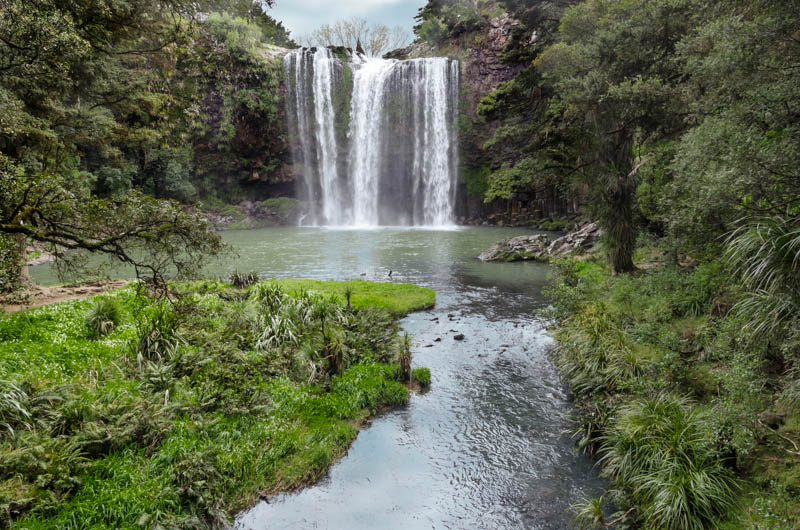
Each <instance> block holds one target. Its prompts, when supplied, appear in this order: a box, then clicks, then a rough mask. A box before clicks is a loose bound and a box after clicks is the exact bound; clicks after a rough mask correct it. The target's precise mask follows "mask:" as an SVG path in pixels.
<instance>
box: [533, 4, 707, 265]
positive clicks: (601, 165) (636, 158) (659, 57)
mask: <svg viewBox="0 0 800 530" xmlns="http://www.w3.org/2000/svg"><path fill="white" fill-rule="evenodd" d="M698 7H699V6H698V5H697V2H695V1H694V0H674V1H669V2H664V1H661V0H638V1H634V2H616V1H612V0H587V1H585V2H583V3H581V4H578V5H576V6H575V7H573V8H570V9H569V10H568V11H567V12H566V14H565V15H564V17H563V19H562V20H561V25H560V37H561V42H558V43H556V44H554V45H552V46H550V47H549V48H548V49H547V50H545V51H544V52H543V53H542V55H540V56H539V58H538V59H537V63H536V64H537V65H538V66H539V67H540V68H541V69H542V71H543V72H545V74H546V75H548V76H550V77H551V79H552V82H553V86H554V90H555V94H556V96H555V98H554V99H553V101H552V102H551V107H550V108H551V112H552V113H556V114H557V115H558V116H559V119H560V120H561V121H563V123H565V124H568V127H570V128H571V129H572V130H573V132H572V134H571V137H572V139H573V140H575V141H577V143H571V145H570V144H567V145H565V146H562V147H560V148H559V149H558V150H559V151H561V153H560V155H559V156H558V162H559V163H562V162H563V161H564V160H567V161H569V160H571V161H572V163H571V166H572V167H568V168H565V169H564V170H562V171H561V173H562V175H563V178H566V179H569V180H570V181H571V182H572V183H573V186H574V187H575V188H580V187H583V188H585V189H587V192H588V193H587V198H588V200H589V206H590V209H591V210H592V211H593V212H594V214H595V216H596V217H597V218H598V220H599V222H600V224H601V226H602V227H603V228H604V230H605V232H606V240H607V246H608V252H609V258H610V262H611V265H612V268H613V270H614V271H615V272H617V273H619V272H628V271H631V270H633V269H634V265H633V260H632V257H633V250H634V244H635V241H636V234H637V231H638V227H637V222H636V219H635V194H636V188H637V183H638V180H639V179H638V173H639V170H640V168H641V167H642V165H644V164H646V163H647V161H648V156H647V155H648V150H649V149H650V148H651V146H652V145H653V144H654V143H656V142H658V141H660V140H662V139H664V138H673V137H676V136H677V135H678V134H679V133H680V132H681V131H682V130H683V128H684V122H683V120H682V119H681V117H682V114H683V110H684V103H683V100H682V98H681V81H682V71H681V69H680V67H679V66H680V65H679V63H678V61H676V59H675V55H676V47H677V45H678V43H679V42H680V41H681V39H682V38H683V37H684V36H685V35H686V34H687V33H688V32H689V31H691V29H692V28H693V24H692V22H693V18H694V16H695V13H697V12H698V10H697V8H698ZM575 131H579V132H577V133H576V132H575ZM564 154H567V156H564ZM545 156H548V155H547V153H545ZM544 166H547V164H546V163H545V164H544Z"/></svg>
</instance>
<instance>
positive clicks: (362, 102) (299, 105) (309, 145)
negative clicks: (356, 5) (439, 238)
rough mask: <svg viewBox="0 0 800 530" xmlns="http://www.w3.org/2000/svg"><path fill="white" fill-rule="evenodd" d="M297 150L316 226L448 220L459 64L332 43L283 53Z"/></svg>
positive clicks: (452, 197)
mask: <svg viewBox="0 0 800 530" xmlns="http://www.w3.org/2000/svg"><path fill="white" fill-rule="evenodd" d="M284 66H285V69H286V74H287V76H286V77H287V80H288V82H289V97H288V98H287V102H288V103H287V105H288V108H287V111H288V115H289V122H290V134H291V135H292V138H293V142H292V144H293V145H294V150H293V156H294V161H295V165H296V166H297V168H298V173H299V174H301V175H302V179H300V182H301V184H302V190H301V195H302V196H303V198H304V199H305V200H308V201H310V202H311V203H313V204H314V205H315V207H314V208H313V213H312V215H311V216H310V218H309V219H308V220H307V222H309V223H310V224H315V225H345V226H377V225H412V226H417V225H428V226H442V225H448V224H450V223H452V218H453V206H454V203H455V191H456V172H457V167H458V163H457V155H458V149H457V135H456V132H455V128H456V118H457V111H458V109H457V106H458V82H459V68H458V62H457V61H453V60H449V59H444V58H430V59H413V60H408V61H395V60H385V59H373V58H367V57H364V56H363V55H360V54H351V53H349V52H343V53H338V52H336V53H335V52H334V51H332V50H330V49H301V50H297V51H294V52H291V53H289V54H288V55H287V56H286V57H285V59H284Z"/></svg>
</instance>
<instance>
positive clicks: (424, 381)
mask: <svg viewBox="0 0 800 530" xmlns="http://www.w3.org/2000/svg"><path fill="white" fill-rule="evenodd" d="M411 379H412V380H413V381H416V382H417V383H419V386H420V387H422V388H429V387H430V386H431V371H430V369H429V368H414V370H412V372H411Z"/></svg>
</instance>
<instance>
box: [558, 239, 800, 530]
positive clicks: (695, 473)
mask: <svg viewBox="0 0 800 530" xmlns="http://www.w3.org/2000/svg"><path fill="white" fill-rule="evenodd" d="M638 254H639V257H640V258H642V260H641V261H646V262H647V263H646V264H644V265H643V267H647V270H642V271H639V272H638V273H637V274H635V275H624V276H617V277H614V276H612V275H611V273H610V271H609V269H608V267H607V266H606V265H605V264H603V263H600V262H599V261H591V262H580V261H573V260H570V261H563V262H561V263H559V264H558V265H557V270H556V273H555V278H554V282H553V284H552V286H551V288H550V291H551V293H550V294H551V295H553V297H554V306H553V308H551V314H550V315H549V316H551V317H555V319H556V322H557V325H556V327H555V330H554V332H555V336H556V339H557V344H558V346H557V348H556V349H555V350H554V352H553V358H554V361H555V364H556V365H557V366H558V368H559V369H560V371H561V373H562V374H563V376H564V378H565V380H566V382H567V383H568V384H569V386H570V388H571V391H572V393H573V397H574V399H575V401H576V409H575V411H574V420H575V424H576V432H575V434H576V440H577V445H578V447H579V448H581V449H582V450H584V451H586V452H588V453H590V454H592V455H593V456H595V457H596V458H598V466H599V468H600V469H601V470H602V473H603V474H604V475H605V476H607V477H608V478H609V479H610V487H609V491H608V493H607V494H606V496H605V497H604V499H602V500H600V499H594V500H587V501H586V503H584V504H581V505H580V506H576V511H577V512H578V513H579V519H580V520H581V521H582V522H583V523H587V525H588V526H589V527H594V525H605V524H607V523H609V522H611V521H616V525H615V526H614V527H616V528H653V529H656V528H658V529H661V528H667V529H687V528H698V529H700V528H726V529H731V530H732V529H740V528H741V529H744V528H771V529H786V530H788V529H791V528H798V527H800V453H798V450H797V449H798V448H797V445H796V443H797V442H796V441H797V440H798V439H800V414H798V409H797V408H796V400H793V398H792V393H791V389H792V381H793V380H792V372H791V371H789V372H788V373H787V371H786V367H787V366H789V363H791V362H792V361H791V359H792V357H791V352H792V345H791V344H788V343H785V342H784V343H781V341H780V340H778V337H776V336H772V337H766V338H760V337H758V336H756V335H755V334H754V333H752V330H751V329H750V328H749V327H748V325H747V321H746V315H743V314H742V312H740V311H737V310H733V308H734V306H735V304H736V303H737V302H739V301H740V300H742V299H743V298H744V297H745V292H744V289H743V287H742V285H741V284H739V283H738V281H737V280H736V277H735V275H733V274H731V271H730V270H728V269H727V268H726V266H725V265H724V264H723V263H721V262H720V261H711V262H707V263H701V264H695V265H693V266H677V265H675V266H669V265H667V264H665V263H660V262H659V256H658V253H657V252H654V251H653V249H640V250H639V251H638ZM604 504H605V505H606V506H605V509H606V510H608V508H609V507H610V506H611V505H614V506H616V507H617V508H618V509H619V511H618V512H617V513H616V514H614V515H613V516H611V517H608V516H607V513H606V515H604V514H603V505H604Z"/></svg>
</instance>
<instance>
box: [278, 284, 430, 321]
mask: <svg viewBox="0 0 800 530" xmlns="http://www.w3.org/2000/svg"><path fill="white" fill-rule="evenodd" d="M275 281H276V283H277V284H278V285H280V286H281V287H283V288H284V289H285V290H286V291H287V292H290V293H294V292H298V291H301V290H306V291H314V292H318V293H322V294H326V295H328V294H334V295H336V296H337V297H338V298H339V299H340V300H341V301H343V302H344V300H345V291H346V290H347V289H348V287H349V288H351V289H352V290H353V294H352V298H351V303H352V305H353V307H355V308H357V309H366V308H369V307H373V308H380V309H386V310H387V311H389V312H391V313H392V314H394V315H397V316H403V315H406V314H408V313H410V312H412V311H420V310H422V309H428V308H431V307H433V306H434V304H435V303H436V293H435V292H434V291H433V290H432V289H426V288H424V287H419V286H417V285H412V284H408V283H391V282H385V283H375V282H367V281H362V280H353V281H349V282H335V281H318V280H275Z"/></svg>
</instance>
